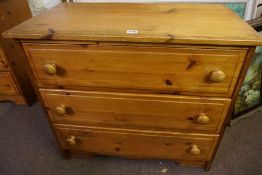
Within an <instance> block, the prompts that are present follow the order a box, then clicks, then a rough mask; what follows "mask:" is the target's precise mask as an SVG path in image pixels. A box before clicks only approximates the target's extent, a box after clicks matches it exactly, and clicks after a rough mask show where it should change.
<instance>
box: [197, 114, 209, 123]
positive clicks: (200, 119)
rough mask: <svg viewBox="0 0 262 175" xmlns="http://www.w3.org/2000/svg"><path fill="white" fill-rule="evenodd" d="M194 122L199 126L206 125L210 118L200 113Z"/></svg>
mask: <svg viewBox="0 0 262 175" xmlns="http://www.w3.org/2000/svg"><path fill="white" fill-rule="evenodd" d="M196 122H197V123H198V124H201V125H206V124H208V123H209V122H210V118H209V117H208V116H207V115H206V114H204V113H202V114H200V115H199V116H198V117H197V118H196Z"/></svg>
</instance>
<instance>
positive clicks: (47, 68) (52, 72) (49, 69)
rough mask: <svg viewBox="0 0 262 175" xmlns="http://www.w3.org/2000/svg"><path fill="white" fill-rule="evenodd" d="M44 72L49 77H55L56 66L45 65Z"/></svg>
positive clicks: (51, 64)
mask: <svg viewBox="0 0 262 175" xmlns="http://www.w3.org/2000/svg"><path fill="white" fill-rule="evenodd" d="M44 71H45V73H46V74H48V75H55V74H56V72H57V70H56V65H55V64H53V63H48V64H46V65H44Z"/></svg>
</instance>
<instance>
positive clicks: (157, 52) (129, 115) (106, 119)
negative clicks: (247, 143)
mask: <svg viewBox="0 0 262 175" xmlns="http://www.w3.org/2000/svg"><path fill="white" fill-rule="evenodd" d="M23 46H24V49H25V51H26V54H27V57H28V60H29V63H30V66H31V69H32V72H33V75H34V77H35V80H36V83H37V85H38V87H39V91H40V94H41V96H42V99H43V102H44V105H45V108H46V109H47V112H48V115H49V117H50V119H51V122H52V124H53V127H54V130H55V132H56V134H57V136H58V139H59V142H60V145H61V147H62V149H64V150H70V151H72V152H85V153H91V154H108V155H118V156H129V157H149V158H150V157H153V158H154V157H156V158H168V159H175V160H185V161H202V162H204V163H205V161H210V160H211V157H212V155H213V153H214V149H215V147H216V144H217V141H218V138H219V137H220V136H219V134H220V132H221V128H222V126H223V124H224V121H225V117H226V115H227V112H228V108H229V106H230V103H231V99H230V98H231V96H232V92H233V90H234V88H235V84H236V82H237V79H238V76H239V73H240V70H241V68H242V65H243V61H244V59H245V57H246V54H247V49H245V48H227V47H214V48H207V47H204V46H202V47H190V46H188V47H184V48H181V47H168V46H165V47H160V46H134V45H133V46H131V45H129V46H127V45H126V46H124V45H119V46H109V45H97V44H90V45H86V44H79V45H77V44H30V43H25V44H23ZM58 88H59V89H58ZM130 90H134V91H131V92H132V93H131V92H130ZM140 90H142V91H140ZM140 92H141V93H140ZM142 92H143V93H142ZM162 93H163V94H162ZM174 94H176V95H174Z"/></svg>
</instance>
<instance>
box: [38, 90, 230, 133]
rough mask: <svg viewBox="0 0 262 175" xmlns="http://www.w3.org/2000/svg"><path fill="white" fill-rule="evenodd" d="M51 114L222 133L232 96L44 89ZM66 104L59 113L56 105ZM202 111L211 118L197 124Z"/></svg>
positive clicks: (92, 121)
mask: <svg viewBox="0 0 262 175" xmlns="http://www.w3.org/2000/svg"><path fill="white" fill-rule="evenodd" d="M40 92H41V94H42V97H43V99H44V102H45V106H46V108H47V110H48V113H49V116H50V117H51V119H52V121H53V122H56V123H69V124H70V123H75V124H80V125H83V124H87V125H100V126H101V125H102V126H103V125H104V126H117V127H122V128H140V129H141V128H149V129H153V130H179V129H180V130H184V131H185V132H191V131H205V132H209V133H210V132H213V133H219V131H220V128H221V126H222V124H223V121H224V118H225V115H226V112H227V109H228V106H229V104H230V99H223V98H221V99H219V98H199V97H186V96H175V95H173V96H171V95H150V94H144V95H142V94H129V93H102V92H92V91H90V92H88V91H87V92H84V91H82V92H81V91H67V90H40ZM60 106H63V107H65V110H66V114H64V115H62V116H61V115H59V114H57V113H56V108H57V107H60ZM200 114H205V115H207V116H208V117H209V119H210V122H209V123H208V124H206V125H201V124H199V123H197V121H196V119H197V117H198V116H199V115H200Z"/></svg>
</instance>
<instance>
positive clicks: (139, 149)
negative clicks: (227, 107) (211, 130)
mask: <svg viewBox="0 0 262 175" xmlns="http://www.w3.org/2000/svg"><path fill="white" fill-rule="evenodd" d="M54 128H55V132H56V133H57V135H58V139H59V141H60V144H61V146H62V148H63V149H65V150H72V151H79V152H87V153H92V154H103V155H116V156H127V157H138V158H167V159H173V160H182V159H183V160H202V161H208V160H210V159H211V156H212V153H213V151H214V147H215V145H216V143H217V140H218V136H217V135H204V134H203V135H202V134H183V133H171V132H152V131H137V130H125V129H116V128H100V127H99V128H98V127H80V126H71V125H59V124H54Z"/></svg>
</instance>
